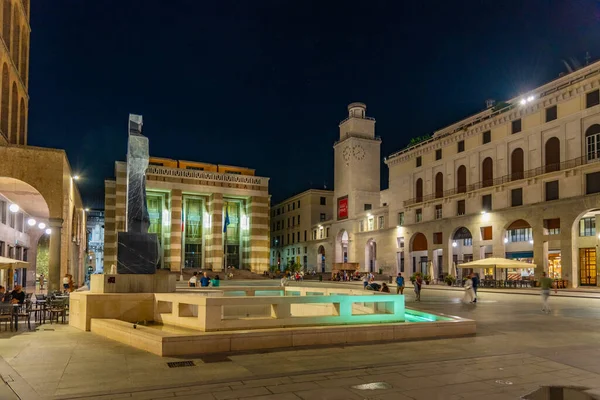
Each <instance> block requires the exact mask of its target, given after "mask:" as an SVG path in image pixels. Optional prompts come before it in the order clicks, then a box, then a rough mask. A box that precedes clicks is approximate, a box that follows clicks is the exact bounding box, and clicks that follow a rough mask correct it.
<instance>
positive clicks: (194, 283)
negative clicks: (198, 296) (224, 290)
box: [188, 272, 221, 287]
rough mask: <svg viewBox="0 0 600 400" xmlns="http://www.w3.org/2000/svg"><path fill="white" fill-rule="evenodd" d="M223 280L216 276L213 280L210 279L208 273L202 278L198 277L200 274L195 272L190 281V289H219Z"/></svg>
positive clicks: (203, 274) (204, 273)
mask: <svg viewBox="0 0 600 400" xmlns="http://www.w3.org/2000/svg"><path fill="white" fill-rule="evenodd" d="M220 281H221V278H219V275H215V277H214V278H213V279H210V278H209V276H208V273H207V272H203V273H202V276H200V277H198V273H197V272H194V274H193V275H192V277H191V278H190V280H189V281H188V286H189V287H209V286H211V285H212V286H213V287H219V283H220Z"/></svg>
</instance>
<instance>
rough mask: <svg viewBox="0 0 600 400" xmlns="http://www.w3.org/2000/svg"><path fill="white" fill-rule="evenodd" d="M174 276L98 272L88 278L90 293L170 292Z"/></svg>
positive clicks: (159, 273)
mask: <svg viewBox="0 0 600 400" xmlns="http://www.w3.org/2000/svg"><path fill="white" fill-rule="evenodd" d="M175 280H176V276H175V275H171V274H169V273H163V272H160V271H159V272H158V273H156V274H115V275H111V274H98V275H92V276H91V280H90V292H91V293H172V292H175Z"/></svg>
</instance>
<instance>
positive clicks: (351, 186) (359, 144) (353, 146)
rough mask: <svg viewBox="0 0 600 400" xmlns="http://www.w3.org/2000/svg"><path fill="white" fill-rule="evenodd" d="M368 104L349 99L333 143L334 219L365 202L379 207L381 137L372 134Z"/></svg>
mask: <svg viewBox="0 0 600 400" xmlns="http://www.w3.org/2000/svg"><path fill="white" fill-rule="evenodd" d="M366 112H367V106H366V105H365V104H363V103H352V104H350V105H349V106H348V118H346V119H345V120H343V121H342V122H340V139H339V141H338V142H336V143H335V144H334V146H333V148H334V153H335V164H334V181H335V182H334V195H335V202H336V203H335V210H334V212H335V214H334V218H335V219H336V220H343V219H346V218H349V219H352V218H354V216H355V215H356V214H357V213H360V212H362V211H364V210H365V206H366V207H367V208H368V207H369V206H370V207H372V208H379V206H380V204H379V199H380V180H379V177H380V168H381V156H380V154H381V149H380V147H381V139H379V138H378V137H375V119H374V118H371V117H367V116H366Z"/></svg>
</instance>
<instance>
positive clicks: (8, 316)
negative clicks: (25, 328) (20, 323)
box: [0, 303, 14, 331]
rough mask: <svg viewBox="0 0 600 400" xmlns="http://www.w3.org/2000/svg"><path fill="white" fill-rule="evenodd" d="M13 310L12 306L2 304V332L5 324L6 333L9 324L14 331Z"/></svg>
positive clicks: (0, 321)
mask: <svg viewBox="0 0 600 400" xmlns="http://www.w3.org/2000/svg"><path fill="white" fill-rule="evenodd" d="M13 308H14V307H13V306H12V304H8V303H2V304H0V331H2V324H4V330H5V331H8V324H10V330H11V331H12V319H13Z"/></svg>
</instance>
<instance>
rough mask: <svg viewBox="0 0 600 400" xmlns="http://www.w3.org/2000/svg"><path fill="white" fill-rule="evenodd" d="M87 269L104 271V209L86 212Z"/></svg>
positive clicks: (88, 270) (89, 271)
mask: <svg viewBox="0 0 600 400" xmlns="http://www.w3.org/2000/svg"><path fill="white" fill-rule="evenodd" d="M86 222H87V224H86V225H87V262H86V266H87V270H86V272H87V273H88V275H89V273H92V274H93V273H98V274H101V273H102V272H104V211H103V210H89V211H88V212H87V221H86Z"/></svg>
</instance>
